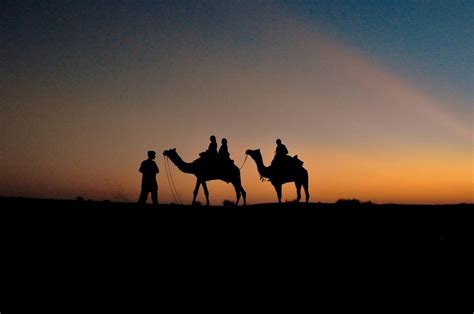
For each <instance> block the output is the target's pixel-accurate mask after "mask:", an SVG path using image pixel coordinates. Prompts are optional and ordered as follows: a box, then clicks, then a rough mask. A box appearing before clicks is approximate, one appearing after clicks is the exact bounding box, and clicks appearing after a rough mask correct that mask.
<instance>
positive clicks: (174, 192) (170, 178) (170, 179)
mask: <svg viewBox="0 0 474 314" xmlns="http://www.w3.org/2000/svg"><path fill="white" fill-rule="evenodd" d="M164 159H165V169H166V177H167V179H168V184H169V186H170V190H171V194H172V195H173V199H174V201H175V203H178V204H180V205H182V204H183V202H182V201H181V198H180V197H179V194H178V190H177V189H176V185H175V184H174V180H173V176H172V175H171V167H170V165H169V161H168V158H167V157H166V156H164Z"/></svg>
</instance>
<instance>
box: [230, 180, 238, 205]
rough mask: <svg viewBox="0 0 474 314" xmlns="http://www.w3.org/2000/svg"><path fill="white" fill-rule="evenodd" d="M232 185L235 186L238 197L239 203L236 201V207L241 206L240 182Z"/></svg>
mask: <svg viewBox="0 0 474 314" xmlns="http://www.w3.org/2000/svg"><path fill="white" fill-rule="evenodd" d="M232 185H233V186H234V190H235V195H236V196H237V201H235V205H239V201H240V187H239V183H238V182H232Z"/></svg>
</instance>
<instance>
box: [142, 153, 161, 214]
mask: <svg viewBox="0 0 474 314" xmlns="http://www.w3.org/2000/svg"><path fill="white" fill-rule="evenodd" d="M155 157H156V153H155V152H154V151H152V150H150V151H148V159H147V160H144V161H142V164H141V165H140V169H139V170H138V171H140V172H141V173H142V174H143V176H142V191H141V193H140V198H139V199H138V204H145V203H146V199H147V198H148V193H151V200H152V201H153V205H158V183H157V182H156V175H157V174H158V172H160V170H159V169H158V166H157V165H156V163H155V162H154V161H153V159H155Z"/></svg>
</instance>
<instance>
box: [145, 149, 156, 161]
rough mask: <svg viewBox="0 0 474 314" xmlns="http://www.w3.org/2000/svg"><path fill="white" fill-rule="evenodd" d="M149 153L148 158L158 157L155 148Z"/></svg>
mask: <svg viewBox="0 0 474 314" xmlns="http://www.w3.org/2000/svg"><path fill="white" fill-rule="evenodd" d="M147 154H148V158H150V159H155V157H156V153H155V152H154V151H153V150H149V151H148V152H147Z"/></svg>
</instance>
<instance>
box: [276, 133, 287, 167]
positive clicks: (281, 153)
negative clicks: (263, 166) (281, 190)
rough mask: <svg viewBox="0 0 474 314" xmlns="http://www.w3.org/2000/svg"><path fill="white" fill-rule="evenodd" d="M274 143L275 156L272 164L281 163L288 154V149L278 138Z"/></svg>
mask: <svg viewBox="0 0 474 314" xmlns="http://www.w3.org/2000/svg"><path fill="white" fill-rule="evenodd" d="M276 144H277V147H276V149H275V157H274V158H273V161H272V165H275V164H281V163H282V162H283V161H284V160H285V158H286V156H287V155H288V149H287V148H286V146H285V144H282V142H281V140H280V139H277V140H276Z"/></svg>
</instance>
